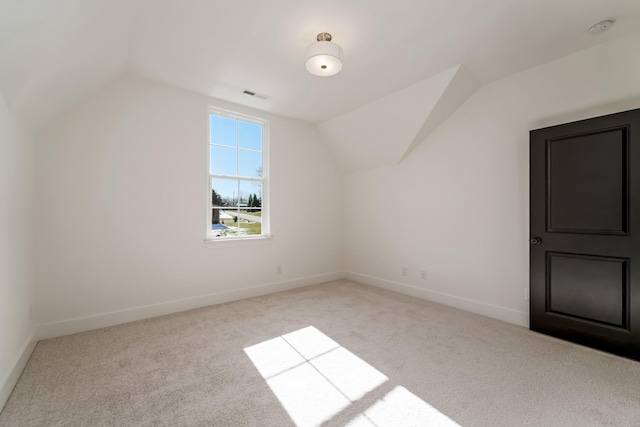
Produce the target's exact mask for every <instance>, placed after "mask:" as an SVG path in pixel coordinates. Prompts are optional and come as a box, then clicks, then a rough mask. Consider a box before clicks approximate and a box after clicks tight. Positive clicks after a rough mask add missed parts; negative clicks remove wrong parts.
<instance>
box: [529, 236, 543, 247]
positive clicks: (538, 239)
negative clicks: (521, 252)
mask: <svg viewBox="0 0 640 427" xmlns="http://www.w3.org/2000/svg"><path fill="white" fill-rule="evenodd" d="M529 243H531V244H532V245H535V246H538V245H539V244H540V243H542V239H541V238H539V237H533V238H532V239H531V240H529Z"/></svg>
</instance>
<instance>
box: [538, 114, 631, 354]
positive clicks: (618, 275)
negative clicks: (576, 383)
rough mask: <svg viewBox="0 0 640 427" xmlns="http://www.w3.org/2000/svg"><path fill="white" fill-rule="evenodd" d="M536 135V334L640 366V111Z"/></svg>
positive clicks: (567, 125)
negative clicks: (580, 345) (630, 359)
mask: <svg viewBox="0 0 640 427" xmlns="http://www.w3.org/2000/svg"><path fill="white" fill-rule="evenodd" d="M530 138H531V140H530V141H531V165H530V166H531V168H530V176H531V194H530V196H531V199H530V209H531V212H530V214H531V223H530V229H531V230H530V231H531V237H532V239H533V238H538V239H539V242H537V241H536V242H535V243H539V244H534V245H532V246H531V250H530V268H531V270H530V287H531V288H530V289H531V305H530V309H531V310H530V325H531V329H532V330H535V331H538V332H543V333H546V334H549V335H553V336H556V337H559V338H563V339H567V340H570V341H574V342H577V343H581V344H585V345H589V346H592V347H595V348H599V349H602V350H605V351H610V352H613V353H616V354H620V355H624V356H627V357H631V358H634V359H637V360H640V304H639V303H640V265H638V264H640V109H638V110H632V111H626V112H623V113H618V114H612V115H609V116H603V117H597V118H594V119H589V120H583V121H580V122H574V123H567V124H564V125H560V126H553V127H549V128H544V129H538V130H534V131H531V134H530Z"/></svg>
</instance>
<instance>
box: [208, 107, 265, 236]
mask: <svg viewBox="0 0 640 427" xmlns="http://www.w3.org/2000/svg"><path fill="white" fill-rule="evenodd" d="M263 132H264V126H263V125H262V124H261V123H257V122H251V121H248V120H243V119H240V118H236V117H233V116H226V115H218V114H213V113H212V114H210V147H209V178H210V180H211V236H212V237H241V236H248V235H249V236H250V235H262V234H263V227H262V213H263V212H262V209H263V197H264V195H263V187H264V176H263V172H262V171H263V136H264V135H263Z"/></svg>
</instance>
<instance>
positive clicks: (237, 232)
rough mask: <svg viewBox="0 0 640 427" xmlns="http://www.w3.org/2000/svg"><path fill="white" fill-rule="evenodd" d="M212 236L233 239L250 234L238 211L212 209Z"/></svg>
mask: <svg viewBox="0 0 640 427" xmlns="http://www.w3.org/2000/svg"><path fill="white" fill-rule="evenodd" d="M211 216H212V220H211V236H212V237H233V236H243V235H247V234H249V233H248V232H247V227H243V226H242V224H243V222H245V221H244V220H243V219H241V218H240V214H239V212H238V210H237V209H212V214H211Z"/></svg>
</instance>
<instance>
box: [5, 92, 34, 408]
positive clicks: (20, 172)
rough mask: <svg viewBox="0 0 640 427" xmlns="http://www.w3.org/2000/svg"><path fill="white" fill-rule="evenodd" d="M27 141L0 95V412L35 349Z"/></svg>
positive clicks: (30, 183) (30, 192) (30, 181)
mask: <svg viewBox="0 0 640 427" xmlns="http://www.w3.org/2000/svg"><path fill="white" fill-rule="evenodd" d="M31 195H32V160H31V140H30V138H29V136H28V135H27V133H26V132H25V131H24V129H23V128H22V126H21V125H20V123H18V121H17V120H16V119H15V118H14V117H13V115H12V114H11V112H10V111H9V110H8V109H7V106H6V104H5V100H4V98H3V97H2V95H0V410H1V409H2V407H3V406H4V403H5V401H6V399H7V398H8V396H9V393H10V392H11V389H12V388H13V386H14V384H15V382H16V381H17V380H18V376H19V375H20V372H21V371H22V368H23V367H24V364H25V363H26V359H27V358H28V357H29V355H30V353H31V350H33V345H32V341H33V338H34V337H33V334H34V322H33V320H32V319H31V313H30V311H31V306H32V303H33V280H32V275H31V268H32V260H33V256H32V240H31V216H30V215H31V214H30V212H31V211H30V205H31Z"/></svg>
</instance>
